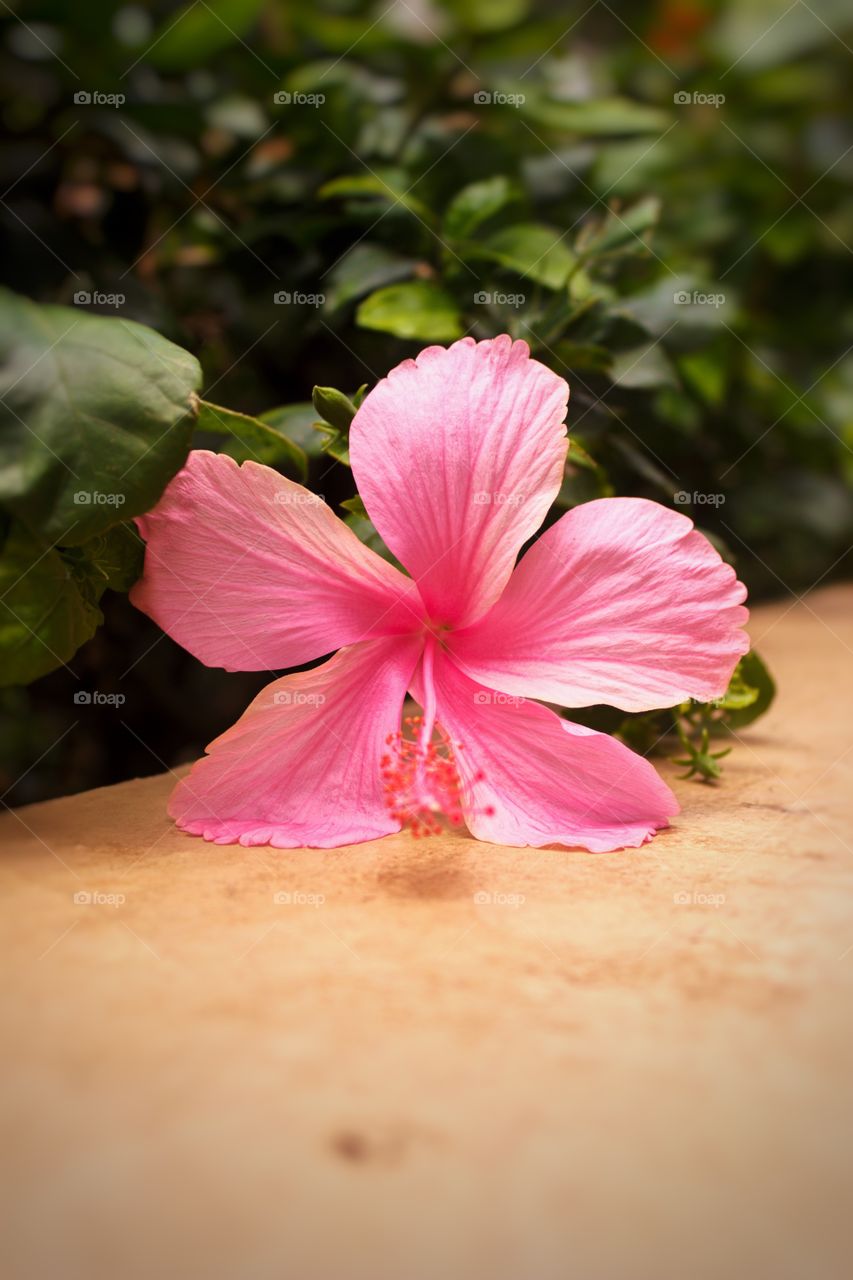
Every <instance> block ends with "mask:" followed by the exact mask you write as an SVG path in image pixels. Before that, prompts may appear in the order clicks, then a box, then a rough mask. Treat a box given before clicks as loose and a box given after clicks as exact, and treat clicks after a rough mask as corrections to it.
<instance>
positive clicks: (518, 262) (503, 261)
mask: <svg viewBox="0 0 853 1280" xmlns="http://www.w3.org/2000/svg"><path fill="white" fill-rule="evenodd" d="M468 250H469V252H470V253H471V254H472V256H476V257H485V258H489V259H491V260H492V261H493V262H498V263H500V265H501V266H503V267H508V268H509V269H510V270H511V271H515V272H517V273H518V275H520V276H524V277H526V279H528V280H533V281H534V282H535V283H536V284H542V285H544V286H545V287H546V288H547V289H559V288H561V287H562V286H563V285H564V284H565V283H566V280H567V279H568V275H569V272H570V271H571V270H572V267H574V265H575V262H576V259H575V255H574V254H573V253H572V251H571V249H570V248H569V247H568V245H567V244H566V243H565V240H564V239H563V238H562V235H561V233H560V232H559V231H557V230H555V229H554V228H553V227H546V226H543V225H541V224H540V223H537V222H520V223H518V224H517V225H516V226H514V227H504V228H503V229H502V230H500V231H496V232H495V233H494V234H493V235H491V236H489V237H488V239H487V240H486V241H485V242H484V243H483V244H482V245H476V244H472V245H469V246H468Z"/></svg>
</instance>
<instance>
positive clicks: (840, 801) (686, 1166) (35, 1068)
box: [0, 588, 853, 1280]
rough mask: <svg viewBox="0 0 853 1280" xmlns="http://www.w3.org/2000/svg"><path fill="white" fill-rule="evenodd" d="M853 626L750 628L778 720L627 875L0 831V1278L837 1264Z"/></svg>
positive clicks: (150, 817) (109, 822)
mask: <svg viewBox="0 0 853 1280" xmlns="http://www.w3.org/2000/svg"><path fill="white" fill-rule="evenodd" d="M851 615H853V592H851V591H850V590H849V589H846V588H832V589H830V590H826V591H822V592H819V593H817V594H815V595H813V596H811V597H809V598H808V599H807V600H806V601H805V602H803V603H796V602H792V601H788V602H785V603H782V604H779V605H776V606H772V607H766V608H762V609H759V610H757V611H756V613H755V617H754V622H753V633H754V636H755V639H756V641H757V644H758V647H759V648H760V649H761V651H762V652H763V653H764V655H765V656H766V658H767V660H768V661H769V663H770V664H771V666H772V667H773V669H774V670H775V672H776V675H777V677H778V679H779V681H780V686H781V694H780V697H779V699H778V702H777V704H776V707H775V709H774V710H773V711H772V712H771V714H770V715H769V716H768V717H767V718H766V719H765V720H764V721H762V722H761V723H760V724H759V725H757V726H755V728H754V729H752V730H747V731H745V733H744V735H743V740H742V742H741V743H740V744H738V745H736V748H735V751H734V752H733V754H732V755H731V757H730V758H729V760H728V762H727V767H726V774H725V781H724V784H723V785H722V786H720V787H718V788H717V789H716V790H712V789H711V788H709V787H704V786H702V785H698V784H696V783H694V782H679V783H676V784H675V785H676V787H677V789H678V792H679V795H680V798H681V800H682V803H683V813H682V815H681V817H680V818H679V819H678V821H677V825H676V826H675V827H674V828H673V829H672V830H671V831H669V832H667V833H665V834H663V835H661V836H660V837H659V838H658V839H657V840H656V841H655V842H654V843H653V844H651V845H649V846H647V847H646V848H644V849H642V850H640V851H632V852H628V853H614V854H603V855H597V856H592V855H589V854H585V853H581V852H553V851H549V852H543V851H538V852H537V851H529V850H517V849H503V848H496V847H494V846H487V845H481V844H477V843H476V842H474V841H471V840H469V839H467V838H462V837H447V838H446V839H444V838H442V839H440V840H435V841H432V842H422V843H414V842H412V841H411V840H410V839H409V838H408V837H405V836H400V837H393V838H390V839H387V840H384V841H381V842H378V843H374V844H370V845H362V846H359V847H357V848H352V849H346V850H338V851H332V852H318V851H301V852H297V853H284V852H276V851H273V850H269V849H259V850H242V849H234V848H217V847H214V846H211V845H205V844H203V843H202V842H200V841H197V840H195V839H192V838H190V837H186V836H182V835H180V834H179V833H177V832H176V831H175V830H174V829H173V828H172V827H171V826H170V824H169V823H168V821H167V819H166V817H165V815H164V805H165V801H166V796H167V793H168V791H169V788H170V787H171V785H172V779H171V778H169V777H168V776H166V777H159V778H150V779H146V780H144V781H138V782H129V783H126V784H124V785H122V786H118V787H113V788H109V789H106V790H102V791H96V792H92V793H88V794H85V795H80V796H74V797H72V798H69V799H63V800H57V801H52V802H50V803H47V804H44V805H37V806H33V807H31V808H28V809H22V810H20V811H18V813H17V814H14V815H13V814H6V816H5V817H4V818H3V819H2V820H0V836H1V837H2V842H3V867H4V870H5V889H4V892H3V900H2V908H1V909H2V914H3V935H2V936H3V939H4V941H3V944H2V956H3V969H4V981H3V994H2V997H0V1001H2V1020H3V1029H4V1045H5V1048H4V1051H3V1065H2V1068H0V1070H2V1089H1V1090H0V1100H2V1103H1V1104H0V1105H2V1111H3V1122H4V1138H3V1143H2V1156H0V1163H2V1168H3V1180H4V1184H5V1185H4V1188H3V1192H2V1213H3V1216H4V1218H6V1219H7V1223H6V1229H5V1231H4V1233H3V1234H4V1245H3V1248H4V1252H5V1255H6V1256H5V1258H4V1261H3V1275H4V1276H6V1277H9V1280H24V1278H26V1280H29V1277H39V1278H40V1280H41V1278H43V1277H49V1278H50V1280H53V1278H54V1277H62V1280H72V1278H73V1280H76V1278H77V1277H80V1278H81V1280H83V1278H85V1280H93V1278H95V1280H97V1278H98V1277H101V1276H105V1277H107V1276H108V1277H111V1278H112V1277H121V1280H135V1278H136V1277H143V1276H144V1277H150V1276H153V1275H160V1276H165V1277H172V1276H181V1277H182V1280H187V1278H193V1277H196V1276H198V1277H205V1278H206V1280H207V1278H210V1277H214V1278H216V1277H220V1276H228V1277H231V1276H233V1277H235V1278H239V1280H256V1278H257V1280H261V1278H264V1280H265V1278H266V1277H270V1278H272V1277H281V1276H288V1277H290V1276H293V1277H298V1280H368V1278H369V1280H385V1278H386V1277H388V1278H392V1277H393V1278H394V1280H437V1278H438V1277H448V1278H450V1280H455V1278H456V1277H464V1278H465V1280H481V1278H482V1280H552V1278H553V1280H557V1278H558V1277H559V1280H564V1277H566V1276H573V1277H579V1278H581V1280H622V1278H623V1277H624V1278H625V1280H646V1278H647V1277H648V1280H652V1278H654V1280H661V1278H663V1280H669V1278H670V1277H672V1280H676V1278H678V1280H682V1278H683V1277H690V1280H703V1278H704V1277H708V1278H711V1277H714V1278H715V1280H716V1278H717V1277H723V1276H725V1277H727V1278H729V1280H730V1278H735V1280H739V1278H740V1277H750V1278H752V1277H762V1278H763V1277H770V1276H772V1277H773V1278H774V1280H787V1278H788V1277H790V1280H794V1278H795V1277H796V1280H802V1278H803V1277H808V1280H836V1278H837V1280H841V1278H842V1277H846V1276H848V1275H849V1274H850V1262H849V1250H850V1246H851V1243H853V1228H851V1216H853V1215H851V1213H850V1207H849V1198H850V1175H851V1163H853V1161H851V1138H853V1132H851V1130H853V1105H851V1104H853V1098H851V1070H852V1069H853V1034H851V1010H852V1009H853V848H851V846H853V831H851V825H853V824H851V794H853V788H851V774H853V751H852V750H851V733H850V723H851V701H853V699H852V698H851V693H853V663H851V658H853V616H851ZM664 767H665V770H666V772H667V774H668V775H671V774H672V773H673V772H674V771H673V770H672V769H671V767H667V766H664ZM77 894H88V895H95V894H100V895H115V896H117V897H118V898H120V900H119V901H116V902H112V903H110V902H108V901H102V902H88V903H76V902H75V895H77ZM277 894H278V895H285V897H286V895H290V901H289V902H288V901H286V900H280V901H276V895H277ZM478 895H479V896H481V897H482V896H484V895H485V897H486V898H487V899H488V900H487V901H479V900H478Z"/></svg>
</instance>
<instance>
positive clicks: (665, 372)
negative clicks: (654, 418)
mask: <svg viewBox="0 0 853 1280" xmlns="http://www.w3.org/2000/svg"><path fill="white" fill-rule="evenodd" d="M610 377H611V380H612V382H613V384H614V385H615V386H617V387H625V388H626V389H630V390H632V391H633V390H647V389H649V388H651V387H664V386H677V385H678V378H677V376H676V373H675V370H674V369H673V367H672V363H671V361H670V359H669V357H668V356H667V354H666V352H665V351H664V349H663V347H662V346H661V344H660V343H659V342H650V343H643V344H642V345H641V346H639V347H632V348H631V350H630V351H620V352H619V353H618V355H616V356H614V358H613V366H612V368H611V370H610Z"/></svg>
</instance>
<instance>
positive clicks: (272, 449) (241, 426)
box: [196, 400, 308, 482]
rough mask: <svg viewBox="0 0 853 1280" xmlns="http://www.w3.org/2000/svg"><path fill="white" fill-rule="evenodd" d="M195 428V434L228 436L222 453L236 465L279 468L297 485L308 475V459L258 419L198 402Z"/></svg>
mask: <svg viewBox="0 0 853 1280" xmlns="http://www.w3.org/2000/svg"><path fill="white" fill-rule="evenodd" d="M196 426H197V429H198V430H199V431H209V432H211V433H212V434H214V435H227V436H230V437H231V441H230V442H229V444H227V445H226V446H225V448H224V449H223V450H222V452H223V453H227V454H228V455H229V456H230V457H232V458H236V459H237V461H238V462H247V461H252V462H262V463H265V464H266V466H271V467H280V468H281V469H282V470H283V471H284V472H285V473H286V474H287V475H288V476H290V477H291V478H292V479H294V480H299V481H300V482H301V481H304V480H305V478H306V476H307V475H308V459H307V458H306V456H305V453H304V452H303V450H302V449H300V447H299V445H298V444H295V443H294V441H293V440H291V439H289V438H288V436H286V435H282V434H281V432H279V431H276V430H275V428H274V427H273V426H270V425H268V424H267V423H265V422H261V420H260V418H253V417H250V415H249V414H246V413H237V412H235V410H233V409H223V408H222V406H221V405H218V404H211V403H210V402H209V401H207V400H199V401H198V419H197V423H196Z"/></svg>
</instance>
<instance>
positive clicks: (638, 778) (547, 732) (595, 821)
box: [435, 656, 678, 853]
mask: <svg viewBox="0 0 853 1280" xmlns="http://www.w3.org/2000/svg"><path fill="white" fill-rule="evenodd" d="M435 692H436V700H437V716H438V721H439V724H440V725H441V726H442V728H443V729H444V730H445V732H446V733H447V735H448V736H449V738H450V741H451V745H452V746H453V748H454V753H455V758H456V765H457V769H458V771H459V775H460V777H461V779H462V783H463V787H462V790H463V796H464V803H463V812H464V814H465V821H466V823H467V826H468V829H469V831H470V832H471V834H472V835H474V836H476V837H477V838H478V839H480V840H490V841H491V842H492V843H494V844H508V845H521V846H523V845H533V846H535V847H537V848H541V847H542V846H543V845H550V844H561V845H567V846H577V845H580V846H581V847H582V848H584V849H589V850H590V851H591V852H593V853H604V852H607V851H608V850H611V849H622V848H626V847H627V848H635V847H637V846H638V845H641V844H645V843H646V841H648V840H650V839H651V838H652V836H653V835H654V834H655V832H656V831H657V830H658V829H659V828H660V827H665V826H667V825H668V819H669V818H670V817H671V816H672V815H673V814H676V813H678V802H677V801H676V799H675V796H674V795H673V794H672V792H671V791H670V789H669V787H668V786H666V784H665V783H664V782H663V781H662V779H661V778H660V777H659V776H658V774H657V773H656V772H655V770H654V769H653V767H652V766H651V765H650V764H649V762H648V760H644V759H643V758H642V756H638V755H635V753H634V752H633V751H630V750H629V749H628V747H626V746H623V744H622V743H621V742H617V740H616V739H615V738H611V737H608V735H607V734H604V733H596V732H594V731H593V730H592V729H586V728H584V727H583V726H581V725H576V724H570V723H569V722H568V721H567V720H561V719H560V717H559V716H557V715H556V714H555V713H554V712H553V711H549V710H548V708H547V707H543V706H540V704H539V703H538V702H529V701H527V699H525V698H517V697H513V696H512V695H509V694H502V693H495V692H494V691H493V690H491V689H486V688H484V687H483V686H482V685H479V684H475V683H474V681H473V680H469V678H468V677H467V676H466V675H464V674H463V673H462V672H461V671H459V669H458V668H457V667H456V666H455V664H454V663H453V661H452V660H451V659H448V658H447V657H446V656H445V657H443V658H442V659H441V660H437V661H436V664H435Z"/></svg>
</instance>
